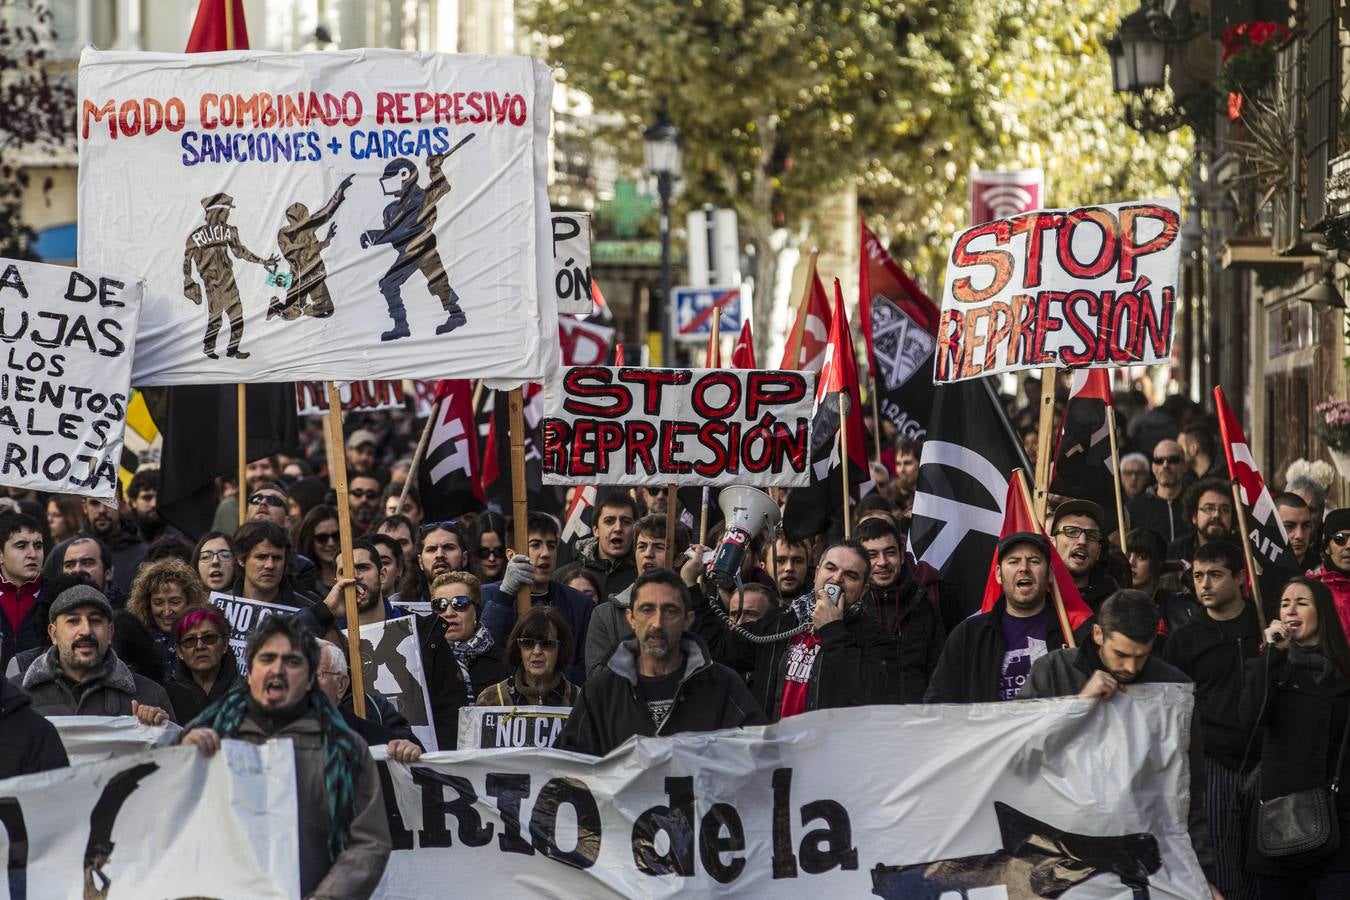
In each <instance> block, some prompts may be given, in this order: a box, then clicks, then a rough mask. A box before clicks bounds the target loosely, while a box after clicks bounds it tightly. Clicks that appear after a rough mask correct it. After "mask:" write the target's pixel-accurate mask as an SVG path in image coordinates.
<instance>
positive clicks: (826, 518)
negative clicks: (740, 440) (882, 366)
mask: <svg viewBox="0 0 1350 900" xmlns="http://www.w3.org/2000/svg"><path fill="white" fill-rule="evenodd" d="M834 297H835V307H834V313H833V315H832V317H831V321H830V337H829V341H828V343H827V344H826V347H825V354H824V356H825V359H824V364H823V365H822V366H821V369H820V374H819V375H818V376H817V380H816V404H815V410H814V412H813V413H812V419H811V484H810V485H808V486H807V487H801V488H793V489H792V493H791V494H789V495H788V502H787V507H786V508H785V509H784V511H783V528H784V530H785V531H787V532H788V534H789V535H790V536H791V537H794V538H797V539H801V538H806V537H811V536H813V535H816V534H824V535H826V536H827V537H831V538H832V537H836V536H839V535H842V534H843V529H844V519H843V516H844V493H843V485H842V483H841V476H840V469H839V466H840V465H841V457H840V453H839V449H840V443H841V441H840V440H839V432H840V428H841V427H842V428H843V429H844V432H845V435H846V436H847V440H846V441H845V442H844V443H847V445H848V459H847V460H844V461H842V464H846V465H847V466H848V485H849V495H850V496H849V502H850V504H852V502H853V501H855V500H857V499H860V498H862V497H864V496H866V495H867V494H868V492H870V491H871V490H872V487H873V484H872V475H871V471H870V469H869V468H868V465H867V444H866V432H865V431H864V430H863V422H862V408H861V406H859V403H858V395H859V391H858V362H857V359H856V357H855V356H854V353H853V335H852V332H851V330H850V329H849V325H848V310H846V309H845V308H844V297H843V294H842V292H841V291H840V289H839V279H837V278H836V279H835V281H834ZM841 395H843V396H846V397H847V398H848V400H847V403H848V415H847V416H844V417H843V418H842V422H841V417H840V415H839V412H840V410H839V403H840V396H841Z"/></svg>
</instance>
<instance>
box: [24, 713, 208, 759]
mask: <svg viewBox="0 0 1350 900" xmlns="http://www.w3.org/2000/svg"><path fill="white" fill-rule="evenodd" d="M48 721H49V722H51V723H52V724H53V725H55V726H56V733H57V734H58V735H60V736H61V744H62V746H64V747H65V748H66V758H67V759H69V760H70V764H71V765H72V766H78V765H82V764H84V763H89V762H101V761H103V760H105V759H112V758H113V757H117V756H126V755H127V754H129V753H140V752H142V751H144V750H154V749H155V748H156V747H168V746H170V745H171V744H173V742H174V741H176V740H177V739H178V735H179V734H180V733H181V732H182V730H183V729H182V727H181V726H179V725H175V724H174V723H173V722H165V723H164V724H163V725H142V724H141V722H140V720H138V719H137V718H136V717H135V716H51V717H50V718H49V719H48Z"/></svg>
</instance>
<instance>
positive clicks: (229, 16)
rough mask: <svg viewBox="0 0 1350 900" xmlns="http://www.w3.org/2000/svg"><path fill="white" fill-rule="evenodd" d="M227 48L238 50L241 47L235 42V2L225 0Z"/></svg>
mask: <svg viewBox="0 0 1350 900" xmlns="http://www.w3.org/2000/svg"><path fill="white" fill-rule="evenodd" d="M224 5H225V47H226V49H229V50H236V49H238V47H239V45H238V44H236V43H235V42H234V2H233V0H225V4H224Z"/></svg>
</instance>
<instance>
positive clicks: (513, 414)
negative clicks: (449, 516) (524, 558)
mask: <svg viewBox="0 0 1350 900" xmlns="http://www.w3.org/2000/svg"><path fill="white" fill-rule="evenodd" d="M506 409H507V414H508V415H509V416H510V424H511V525H512V528H511V530H512V533H513V539H514V542H515V545H516V546H515V548H514V549H515V551H516V552H517V553H528V552H529V546H530V533H529V527H528V525H527V523H526V519H527V518H528V517H529V503H528V501H527V500H526V494H525V394H524V388H516V389H515V390H513V391H512V392H511V393H510V394H509V395H508V399H507V405H506ZM531 587H533V585H529V584H527V585H525V586H524V587H522V588H521V589H520V590H519V591H517V592H516V621H520V620H521V619H522V618H524V617H525V613H527V612H528V611H529V609H530V588H531Z"/></svg>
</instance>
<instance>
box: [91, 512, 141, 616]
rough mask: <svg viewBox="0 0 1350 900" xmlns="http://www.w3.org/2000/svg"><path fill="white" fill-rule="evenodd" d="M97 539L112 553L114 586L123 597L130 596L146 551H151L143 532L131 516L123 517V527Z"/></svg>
mask: <svg viewBox="0 0 1350 900" xmlns="http://www.w3.org/2000/svg"><path fill="white" fill-rule="evenodd" d="M96 537H98V538H99V539H100V540H102V541H103V542H104V543H105V544H107V545H108V549H109V550H111V551H112V558H113V584H115V585H116V586H117V589H118V590H119V591H121V592H122V594H123V595H126V596H129V595H130V594H131V583H132V582H133V581H135V580H136V572H137V571H139V570H140V568H141V561H142V560H143V559H145V551H146V550H148V549H150V545H149V544H147V543H146V542H145V539H144V538H143V537H141V530H140V529H139V528H137V527H136V523H135V522H134V521H132V519H131V517H130V516H123V517H122V527H121V528H120V529H119V530H118V531H116V532H115V533H113V534H111V535H108V536H106V537H105V536H104V535H101V534H100V535H96Z"/></svg>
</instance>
